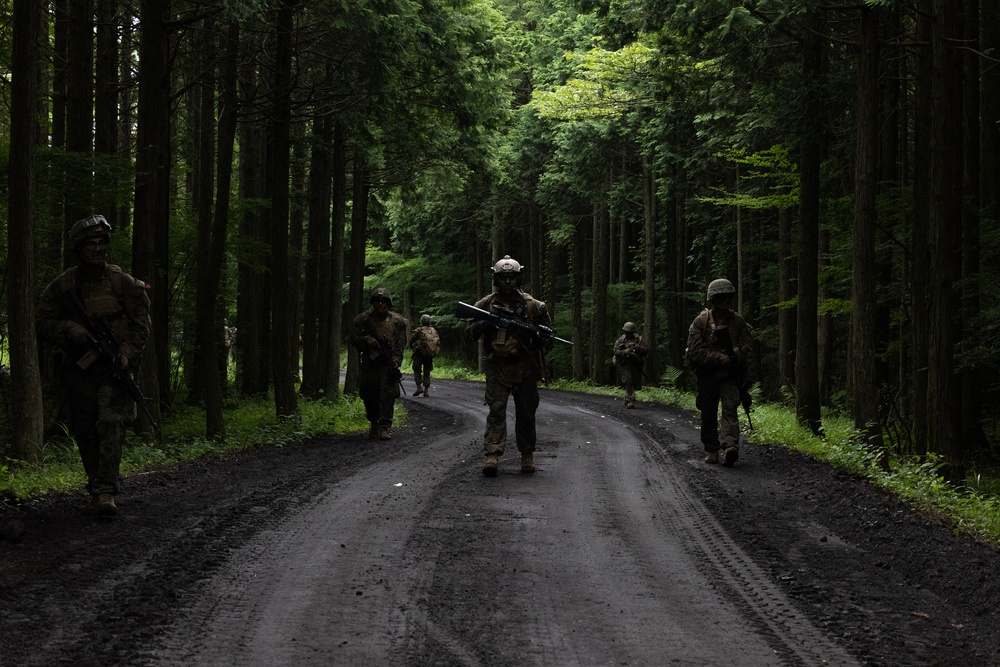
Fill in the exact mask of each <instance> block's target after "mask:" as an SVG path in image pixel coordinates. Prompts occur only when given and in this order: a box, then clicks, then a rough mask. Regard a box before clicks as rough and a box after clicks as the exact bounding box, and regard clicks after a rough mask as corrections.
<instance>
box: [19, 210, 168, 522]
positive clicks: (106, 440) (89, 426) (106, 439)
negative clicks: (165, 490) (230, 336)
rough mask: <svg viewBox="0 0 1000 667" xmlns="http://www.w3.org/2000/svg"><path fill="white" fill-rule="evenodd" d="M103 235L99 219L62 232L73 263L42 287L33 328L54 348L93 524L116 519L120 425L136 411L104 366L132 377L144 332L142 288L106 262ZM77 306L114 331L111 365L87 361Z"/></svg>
mask: <svg viewBox="0 0 1000 667" xmlns="http://www.w3.org/2000/svg"><path fill="white" fill-rule="evenodd" d="M111 231H112V230H111V225H110V224H109V223H108V221H107V220H106V219H105V218H104V216H103V215H92V216H90V217H89V218H84V219H83V220H79V221H77V222H76V223H75V224H74V225H73V226H72V228H70V231H69V235H68V242H69V244H70V246H71V247H72V249H73V251H75V254H76V256H77V258H78V261H77V264H76V266H72V267H70V268H68V269H66V270H65V271H63V272H62V273H61V274H60V275H59V276H58V277H57V278H56V279H55V280H53V281H52V282H51V283H50V284H49V286H48V287H47V288H45V291H44V292H43V293H42V296H41V299H40V302H39V306H38V316H37V322H36V324H37V329H38V336H39V338H40V339H41V340H43V341H45V342H47V343H50V344H52V345H53V346H55V350H56V353H55V355H54V358H53V362H54V363H53V365H54V366H55V368H53V370H54V371H57V374H58V382H59V384H60V389H62V390H64V391H65V395H66V404H65V409H66V413H67V417H68V426H69V433H70V435H72V436H73V438H74V440H76V446H77V448H78V449H79V451H80V458H81V460H82V461H83V469H84V471H85V472H86V473H87V491H88V492H89V493H90V503H89V505H88V506H87V508H86V510H85V513H87V514H92V515H96V516H101V517H112V516H115V515H116V514H117V513H118V507H117V506H116V505H115V496H116V495H117V494H118V493H119V492H120V491H121V482H120V479H119V470H120V467H121V459H122V447H123V446H124V443H125V422H126V421H130V420H132V419H134V417H135V407H136V406H135V403H134V402H133V400H132V398H131V396H130V395H129V393H128V391H127V389H126V388H125V387H123V386H122V385H121V383H120V382H119V381H117V380H116V379H115V378H114V377H113V374H114V372H115V368H114V367H113V365H112V364H117V366H118V367H119V369H121V370H122V371H124V372H126V373H134V372H135V370H136V369H138V368H139V357H140V355H141V354H142V350H143V348H144V347H145V346H146V341H147V340H148V339H149V333H150V329H151V327H152V321H151V320H150V316H149V297H148V296H147V294H146V290H147V286H146V284H145V283H144V282H142V281H141V280H137V279H135V278H133V277H132V276H130V275H128V274H127V273H125V272H124V271H122V269H121V267H119V266H116V265H114V264H109V263H108V262H107V253H108V246H109V245H110V244H111ZM81 307H82V308H84V309H85V313H86V315H89V317H90V318H91V320H93V321H99V320H101V319H104V318H106V321H107V323H108V325H109V326H110V327H111V328H112V329H113V330H114V331H115V333H116V334H117V336H118V338H119V340H120V341H121V342H120V345H119V346H118V349H117V350H115V355H116V359H114V360H110V359H106V358H104V357H101V356H99V355H97V354H95V349H94V345H95V342H96V341H95V338H94V336H93V335H92V333H91V331H90V329H89V328H88V326H89V325H88V323H87V320H86V315H85V314H84V313H81V312H80V310H81Z"/></svg>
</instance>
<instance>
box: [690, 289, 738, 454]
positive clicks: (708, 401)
mask: <svg viewBox="0 0 1000 667" xmlns="http://www.w3.org/2000/svg"><path fill="white" fill-rule="evenodd" d="M735 296H736V289H735V288H733V284H732V283H731V282H729V281H728V280H726V279H725V278H719V279H718V280H713V281H712V282H711V283H709V285H708V294H707V300H708V308H705V309H704V310H702V311H701V313H699V314H698V316H697V317H696V318H694V321H693V322H692V323H691V327H690V329H688V344H687V352H686V356H687V359H688V361H689V362H690V364H691V365H692V366H693V367H694V369H695V375H696V377H697V379H698V397H697V405H698V409H699V410H701V441H702V444H703V445H704V446H705V451H706V452H707V456H706V457H705V462H706V463H718V462H719V450H720V448H721V449H722V457H723V458H722V465H724V466H727V467H729V466H732V465H733V464H734V463H736V460H737V459H739V457H740V449H739V447H740V425H739V415H738V412H737V410H738V408H739V406H740V400H741V395H743V394H744V392H746V391H747V390H748V389H749V387H750V385H751V384H752V383H753V328H752V327H751V326H750V325H749V324H747V322H746V320H744V319H743V316H742V315H740V314H739V313H738V312H736V311H735V310H732V304H733V298H734V297H735ZM720 403H721V404H722V424H721V429H720V424H719V404H720ZM747 405H749V404H747Z"/></svg>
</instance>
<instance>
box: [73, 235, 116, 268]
mask: <svg viewBox="0 0 1000 667" xmlns="http://www.w3.org/2000/svg"><path fill="white" fill-rule="evenodd" d="M109 245H111V241H110V240H109V239H107V238H104V237H96V238H89V239H86V240H84V241H83V243H81V244H80V245H79V247H78V248H79V252H80V259H82V260H83V262H84V263H85V264H103V263H104V262H105V261H107V259H108V246H109Z"/></svg>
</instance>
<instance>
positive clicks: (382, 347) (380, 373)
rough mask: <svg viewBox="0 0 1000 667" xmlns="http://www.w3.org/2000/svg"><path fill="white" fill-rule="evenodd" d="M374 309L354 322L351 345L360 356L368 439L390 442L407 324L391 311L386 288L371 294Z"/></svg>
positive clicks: (359, 390)
mask: <svg viewBox="0 0 1000 667" xmlns="http://www.w3.org/2000/svg"><path fill="white" fill-rule="evenodd" d="M370 301H371V304H372V307H371V310H367V311H365V312H363V313H361V314H360V315H358V316H357V317H355V318H354V328H353V331H352V333H351V345H353V346H354V347H355V348H357V350H358V352H360V353H361V372H360V377H359V380H358V383H359V386H358V394H359V395H360V396H361V400H362V401H364V404H365V415H366V416H367V417H368V421H369V423H370V424H371V426H370V428H369V430H368V437H369V438H370V439H372V440H374V439H375V438H378V439H380V440H388V439H389V438H390V437H391V436H390V432H389V431H390V429H391V427H392V411H393V408H394V407H395V405H396V399H397V398H399V380H400V378H401V377H402V372H401V371H400V370H399V365H400V364H402V363H403V351H404V350H405V349H406V320H404V319H403V317H402V315H400V314H399V313H394V312H393V311H392V310H391V308H392V295H390V294H389V290H387V289H386V288H384V287H378V288H376V289H374V290H372V293H371V298H370Z"/></svg>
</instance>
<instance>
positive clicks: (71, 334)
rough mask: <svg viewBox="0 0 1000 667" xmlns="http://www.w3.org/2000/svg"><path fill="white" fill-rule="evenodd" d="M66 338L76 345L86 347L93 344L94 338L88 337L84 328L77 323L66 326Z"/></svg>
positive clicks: (88, 333)
mask: <svg viewBox="0 0 1000 667" xmlns="http://www.w3.org/2000/svg"><path fill="white" fill-rule="evenodd" d="M66 338H68V339H69V340H71V341H72V342H74V343H77V344H78V345H88V344H90V343H93V342H94V337H93V336H91V335H90V332H89V331H87V329H86V327H84V326H83V325H82V324H79V323H77V322H70V323H69V324H67V325H66Z"/></svg>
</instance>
